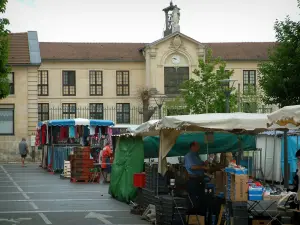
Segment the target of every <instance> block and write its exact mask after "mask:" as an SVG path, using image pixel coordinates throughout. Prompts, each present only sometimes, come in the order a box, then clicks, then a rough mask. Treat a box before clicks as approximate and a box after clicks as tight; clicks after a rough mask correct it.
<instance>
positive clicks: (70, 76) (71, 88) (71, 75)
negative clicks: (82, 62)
mask: <svg viewBox="0 0 300 225" xmlns="http://www.w3.org/2000/svg"><path fill="white" fill-rule="evenodd" d="M63 95H64V96H75V95H76V75H75V71H63Z"/></svg>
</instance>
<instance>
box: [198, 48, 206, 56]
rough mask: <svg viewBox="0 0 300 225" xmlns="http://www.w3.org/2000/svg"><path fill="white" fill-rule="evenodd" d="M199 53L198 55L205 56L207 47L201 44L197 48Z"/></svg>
mask: <svg viewBox="0 0 300 225" xmlns="http://www.w3.org/2000/svg"><path fill="white" fill-rule="evenodd" d="M197 54H198V57H204V56H205V49H204V48H203V47H202V46H199V47H198V48H197Z"/></svg>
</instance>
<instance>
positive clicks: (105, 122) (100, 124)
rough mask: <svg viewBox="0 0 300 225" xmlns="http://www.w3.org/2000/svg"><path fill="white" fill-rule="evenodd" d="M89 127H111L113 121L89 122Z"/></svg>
mask: <svg viewBox="0 0 300 225" xmlns="http://www.w3.org/2000/svg"><path fill="white" fill-rule="evenodd" d="M90 125H91V126H104V127H108V126H113V125H115V124H114V122H113V121H111V120H90Z"/></svg>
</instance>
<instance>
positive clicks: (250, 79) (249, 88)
mask: <svg viewBox="0 0 300 225" xmlns="http://www.w3.org/2000/svg"><path fill="white" fill-rule="evenodd" d="M255 88H256V70H244V71H243V92H244V93H247V92H249V93H251V92H253V91H255Z"/></svg>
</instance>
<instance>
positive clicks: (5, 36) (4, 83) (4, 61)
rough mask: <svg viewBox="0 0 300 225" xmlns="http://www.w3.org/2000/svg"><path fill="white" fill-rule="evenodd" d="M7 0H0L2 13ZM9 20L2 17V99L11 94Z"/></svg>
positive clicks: (0, 52)
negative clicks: (9, 78) (8, 75)
mask: <svg viewBox="0 0 300 225" xmlns="http://www.w3.org/2000/svg"><path fill="white" fill-rule="evenodd" d="M6 4H7V0H0V15H1V14H3V13H4V12H5V10H6ZM7 25H9V21H8V19H6V18H2V17H1V18H0V99H2V98H5V97H6V96H7V95H8V94H9V80H8V77H7V74H8V73H9V71H10V69H9V67H8V65H7V64H8V51H9V40H8V33H9V31H8V30H7V29H6V27H7Z"/></svg>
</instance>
